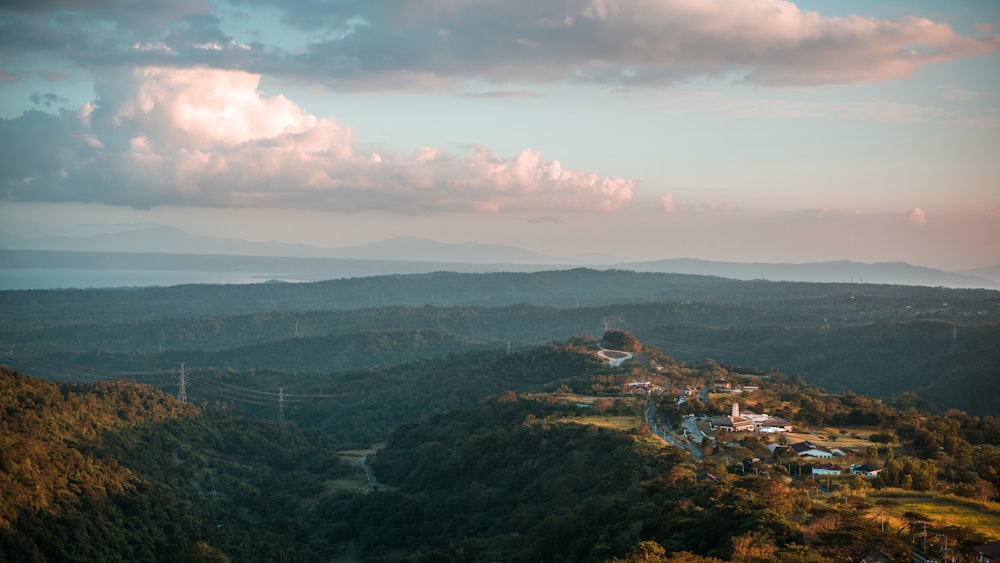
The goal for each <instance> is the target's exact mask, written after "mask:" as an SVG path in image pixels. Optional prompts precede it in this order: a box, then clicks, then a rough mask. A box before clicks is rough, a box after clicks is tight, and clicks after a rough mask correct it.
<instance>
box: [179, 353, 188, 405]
mask: <svg viewBox="0 0 1000 563" xmlns="http://www.w3.org/2000/svg"><path fill="white" fill-rule="evenodd" d="M177 400H178V401H180V402H182V403H186V402H187V400H188V395H187V382H186V381H184V363H183V362H181V375H180V377H179V378H177Z"/></svg>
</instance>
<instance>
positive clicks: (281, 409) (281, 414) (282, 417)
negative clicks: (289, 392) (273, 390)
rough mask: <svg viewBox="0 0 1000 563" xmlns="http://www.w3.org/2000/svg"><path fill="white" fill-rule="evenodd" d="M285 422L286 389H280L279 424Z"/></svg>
mask: <svg viewBox="0 0 1000 563" xmlns="http://www.w3.org/2000/svg"><path fill="white" fill-rule="evenodd" d="M284 421H285V388H284V387H279V388H278V422H284Z"/></svg>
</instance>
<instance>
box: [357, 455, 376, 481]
mask: <svg viewBox="0 0 1000 563" xmlns="http://www.w3.org/2000/svg"><path fill="white" fill-rule="evenodd" d="M357 466H358V467H360V468H361V469H364V470H365V477H367V478H368V484H369V485H371V486H372V487H374V486H376V485H378V480H377V479H375V472H374V471H372V468H371V467H369V465H368V456H361V457H359V458H358V462H357Z"/></svg>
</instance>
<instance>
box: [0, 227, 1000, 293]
mask: <svg viewBox="0 0 1000 563" xmlns="http://www.w3.org/2000/svg"><path fill="white" fill-rule="evenodd" d="M0 238H2V240H3V243H2V245H3V246H4V247H6V248H8V249H21V250H46V251H54V250H55V251H76V252H91V253H136V254H151V253H155V254H158V255H161V256H162V255H163V254H171V255H187V256H189V257H190V258H191V259H190V264H186V265H181V262H183V261H181V262H179V260H180V257H179V256H177V257H174V259H171V260H163V259H162V257H161V258H160V259H158V260H157V261H156V264H157V265H158V266H160V267H163V268H165V269H187V270H191V269H195V270H197V269H201V266H199V264H201V265H203V264H204V262H205V261H204V260H203V259H198V258H197V256H204V255H217V256H220V257H232V258H234V259H233V260H229V261H230V262H238V263H239V269H240V270H246V271H253V270H257V271H284V272H296V271H301V272H302V273H306V272H308V273H310V274H311V275H309V276H307V278H308V279H317V277H316V275H317V274H322V273H323V272H325V271H327V270H329V271H330V272H331V273H332V272H336V275H333V276H331V277H343V276H345V275H346V276H356V275H378V274H386V273H418V272H428V271H434V270H454V271H464V272H474V271H503V270H509V271H536V270H541V269H548V268H551V269H564V268H567V267H572V266H583V265H586V266H591V267H596V268H616V269H623V270H634V271H637V272H660V273H679V274H694V275H711V276H719V277H724V278H731V279H739V280H751V279H766V280H772V281H802V282H854V283H877V284H903V285H924V286H931V287H935V286H947V287H956V288H988V289H998V288H1000V265H997V266H992V267H985V268H979V269H976V270H967V271H963V272H946V271H944V270H939V269H935V268H928V267H924V266H915V265H912V264H907V263H903V262H876V263H862V262H853V261H848V260H839V261H830V262H814V263H802V264H786V263H766V262H746V263H744V262H722V261H710V260H699V259H693V258H671V259H664V260H654V261H643V262H616V260H614V259H606V260H604V261H603V264H602V263H601V261H598V257H596V256H587V257H582V256H581V257H576V258H565V257H555V256H549V255H546V254H541V253H538V252H533V251H530V250H525V249H523V248H518V247H514V246H506V245H497V244H483V243H477V242H462V243H444V242H438V241H434V240H430V239H426V238H419V237H395V238H390V239H386V240H382V241H378V242H373V243H368V244H363V245H358V246H347V247H340V248H321V247H316V246H309V245H304V244H286V243H279V242H251V241H246V240H240V239H230V238H223V237H214V236H206V235H195V234H191V233H188V232H186V231H183V230H180V229H175V228H172V227H154V228H149V229H140V230H132V231H125V232H119V233H103V234H98V235H93V236H89V237H82V238H68V237H51V238H34V239H29V238H21V237H16V236H13V235H10V234H7V233H0ZM8 254H9V253H8ZM236 257H238V258H239V260H235V258H236ZM8 258H16V262H17V264H19V265H12V264H13V262H11V263H9V264H8V265H7V267H55V266H54V265H42V263H43V262H45V261H46V259H45V258H44V257H41V256H39V257H37V258H31V257H29V256H27V255H25V253H19V254H18V255H17V256H14V255H10V256H8ZM65 259H66V255H65V254H61V255H60V260H65ZM255 259H257V260H258V261H259V262H260V265H259V267H255V265H254V260H255ZM294 259H309V262H308V265H307V266H304V265H303V264H302V263H297V262H296V261H295V260H294ZM275 260H281V261H282V262H279V263H277V264H275V263H274V261H275ZM326 260H329V261H330V262H329V263H328V264H327V266H329V267H325V266H324V261H326ZM48 261H51V259H49V260H48ZM91 261H93V260H91ZM137 261H138V262H137ZM337 261H340V262H337ZM93 262H94V263H93V265H88V258H87V257H86V256H82V257H77V259H74V260H71V261H69V262H64V263H66V264H70V263H72V264H73V266H69V265H67V266H64V267H76V268H95V269H102V268H107V267H108V266H107V265H106V264H107V263H108V260H107V257H106V256H105V257H104V258H103V259H102V260H99V261H93ZM132 262H135V263H140V262H141V260H139V258H138V257H137V256H133V257H131V258H128V259H126V258H125V257H121V259H118V260H115V261H114V263H115V265H116V266H117V267H118V268H121V269H130V268H131V267H132V266H129V264H130V263H132ZM345 262H348V263H350V265H351V267H350V268H348V269H346V270H345ZM365 264H368V265H370V266H375V265H377V266H378V267H377V268H374V269H372V268H371V267H366V266H365ZM210 269H211V270H217V269H218V268H215V267H213V268H210Z"/></svg>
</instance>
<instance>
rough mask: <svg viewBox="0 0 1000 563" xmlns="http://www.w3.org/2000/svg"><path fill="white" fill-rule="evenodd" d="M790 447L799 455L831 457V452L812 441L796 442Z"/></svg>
mask: <svg viewBox="0 0 1000 563" xmlns="http://www.w3.org/2000/svg"><path fill="white" fill-rule="evenodd" d="M791 448H792V451H793V452H795V455H797V456H799V457H833V452H831V451H830V450H828V449H826V448H824V447H823V446H817V445H815V444H813V443H812V442H798V443H796V444H792V445H791Z"/></svg>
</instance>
